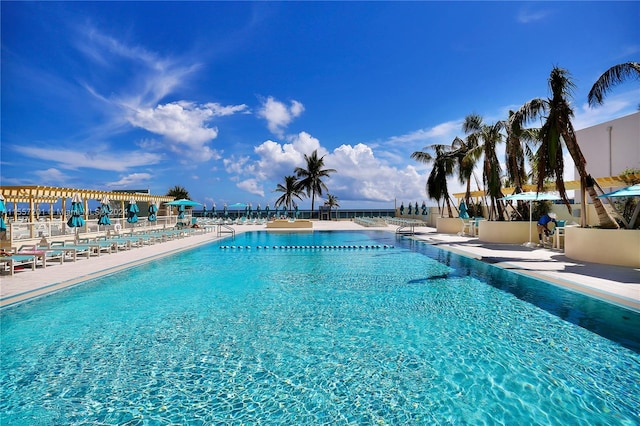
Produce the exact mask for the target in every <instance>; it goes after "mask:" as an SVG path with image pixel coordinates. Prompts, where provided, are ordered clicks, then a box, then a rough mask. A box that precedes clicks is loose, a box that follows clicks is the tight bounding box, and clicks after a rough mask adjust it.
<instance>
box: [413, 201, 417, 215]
mask: <svg viewBox="0 0 640 426" xmlns="http://www.w3.org/2000/svg"><path fill="white" fill-rule="evenodd" d="M413 214H418V202H417V201H416V207H415V209H414V210H413Z"/></svg>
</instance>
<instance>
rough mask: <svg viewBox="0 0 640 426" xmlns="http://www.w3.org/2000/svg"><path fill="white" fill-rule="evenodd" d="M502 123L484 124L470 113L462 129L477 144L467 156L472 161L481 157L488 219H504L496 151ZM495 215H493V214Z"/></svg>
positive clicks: (480, 118)
mask: <svg viewBox="0 0 640 426" xmlns="http://www.w3.org/2000/svg"><path fill="white" fill-rule="evenodd" d="M503 127H504V123H503V122H501V121H498V122H496V123H494V124H492V125H488V124H484V123H483V120H482V117H481V116H479V115H476V114H470V115H468V116H467V117H465V119H464V123H463V124H462V130H464V132H465V133H468V134H469V139H470V140H474V141H475V142H476V143H477V145H476V146H475V147H474V148H473V149H470V150H469V152H468V153H467V157H470V158H471V159H473V160H474V161H477V160H478V159H480V157H483V164H482V180H483V182H484V184H485V187H486V189H487V193H488V194H489V198H490V199H491V209H490V210H489V219H493V218H494V217H495V218H496V219H497V220H504V214H503V203H502V201H500V198H502V197H503V194H502V167H500V161H499V160H498V155H497V153H496V147H497V144H498V143H500V142H502V138H503V136H502V133H501V131H502V129H503ZM494 215H495V216H494Z"/></svg>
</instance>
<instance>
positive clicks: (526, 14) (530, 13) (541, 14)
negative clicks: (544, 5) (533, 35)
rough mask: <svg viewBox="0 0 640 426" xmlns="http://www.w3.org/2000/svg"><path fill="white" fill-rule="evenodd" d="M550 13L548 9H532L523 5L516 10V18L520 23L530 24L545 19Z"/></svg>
mask: <svg viewBox="0 0 640 426" xmlns="http://www.w3.org/2000/svg"><path fill="white" fill-rule="evenodd" d="M550 14H551V12H550V11H548V10H540V9H537V10H532V8H531V6H525V7H523V8H522V9H520V11H519V12H518V16H517V17H516V19H517V20H518V22H520V23H522V24H530V23H532V22H538V21H541V20H543V19H545V18H546V17H547V16H549V15H550Z"/></svg>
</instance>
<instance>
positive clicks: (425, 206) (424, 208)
mask: <svg viewBox="0 0 640 426" xmlns="http://www.w3.org/2000/svg"><path fill="white" fill-rule="evenodd" d="M426 215H427V204H426V203H425V202H424V201H423V202H422V216H426Z"/></svg>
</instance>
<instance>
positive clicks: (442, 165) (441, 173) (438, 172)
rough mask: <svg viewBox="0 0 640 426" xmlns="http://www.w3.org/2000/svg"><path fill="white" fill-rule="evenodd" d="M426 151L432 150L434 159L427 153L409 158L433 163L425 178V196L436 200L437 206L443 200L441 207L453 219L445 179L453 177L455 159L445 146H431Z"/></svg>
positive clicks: (417, 153)
mask: <svg viewBox="0 0 640 426" xmlns="http://www.w3.org/2000/svg"><path fill="white" fill-rule="evenodd" d="M427 149H429V150H433V152H434V154H435V157H434V156H432V155H431V154H430V153H429V152H427V151H415V152H414V153H412V154H411V158H412V159H414V160H416V161H418V162H420V163H425V164H427V163H429V162H431V161H433V168H432V169H431V173H429V177H428V178H427V186H426V190H427V196H428V197H429V198H431V199H433V200H436V202H437V203H438V206H440V200H443V203H442V205H443V207H444V205H445V204H446V205H447V213H448V215H449V217H453V212H452V211H451V203H450V201H449V199H450V196H449V189H448V187H447V179H449V177H450V176H453V173H454V168H455V164H456V159H455V157H454V156H452V155H451V152H450V151H449V150H448V147H447V146H446V145H439V144H436V145H431V146H430V147H428V148H427Z"/></svg>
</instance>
